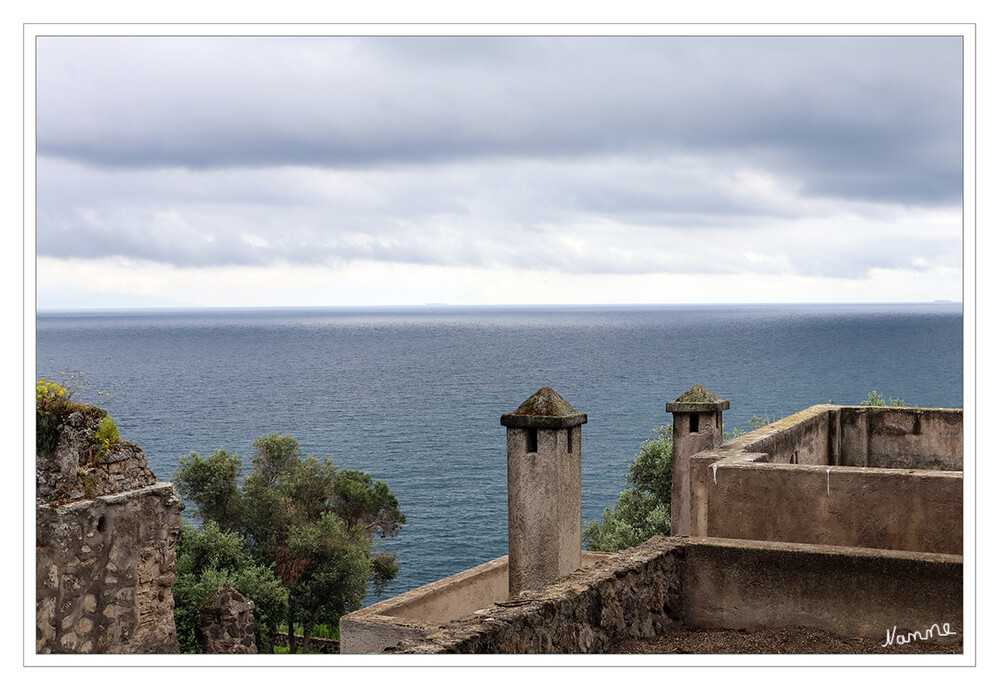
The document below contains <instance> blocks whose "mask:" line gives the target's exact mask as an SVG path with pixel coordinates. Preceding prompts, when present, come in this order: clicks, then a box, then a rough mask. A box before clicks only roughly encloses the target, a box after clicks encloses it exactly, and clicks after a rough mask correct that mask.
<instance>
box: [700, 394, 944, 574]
mask: <svg viewBox="0 0 999 690" xmlns="http://www.w3.org/2000/svg"><path fill="white" fill-rule="evenodd" d="M889 409H890V408H875V409H874V410H873V411H868V410H865V409H864V408H843V407H840V406H835V405H816V406H814V407H810V408H808V409H807V410H804V411H802V412H799V413H797V414H794V415H791V416H789V417H786V418H784V419H782V420H779V421H778V422H774V423H773V424H769V425H767V426H765V427H762V428H760V429H757V430H755V431H753V432H750V433H748V434H745V435H744V436H740V437H739V438H736V439H734V440H732V441H729V442H728V443H725V444H724V445H722V446H720V447H718V448H715V449H712V450H707V451H703V452H701V453H698V454H696V455H694V456H692V457H691V460H690V497H689V500H690V504H691V529H690V532H691V535H692V536H700V537H722V538H733V539H749V540H763V541H775V542H792V543H806V544H829V545H838V546H856V547H870V548H877V549H898V550H903V551H920V552H930V553H952V554H960V553H962V550H963V514H962V506H963V500H962V499H963V474H962V473H961V472H955V471H941V470H937V469H917V467H913V465H917V466H918V464H919V463H918V457H917V456H916V455H914V454H913V453H909V454H908V455H907V456H906V457H905V459H904V462H901V463H898V464H901V465H902V467H903V468H896V467H891V466H890V465H892V464H893V463H892V462H890V459H889V458H888V457H886V456H885V455H884V454H883V453H881V454H880V455H879V457H880V458H881V465H882V466H880V467H859V466H849V465H843V464H839V461H840V459H841V457H843V456H844V455H845V456H847V457H852V458H854V459H856V457H857V451H856V448H857V444H858V443H859V441H857V439H854V438H851V436H850V433H849V432H848V431H847V430H849V429H853V430H856V429H857V428H859V427H860V426H861V425H862V426H863V427H864V428H865V429H866V431H865V432H864V434H863V448H864V456H865V457H867V448H868V444H867V439H868V432H870V433H874V436H873V437H872V438H873V439H877V438H879V437H889V436H890V434H889V433H888V432H886V431H885V429H887V428H888V425H887V424H886V423H885V419H886V418H885V416H884V415H885V413H886V412H887V411H889ZM890 411H891V412H893V413H894V414H893V415H892V417H890V419H895V420H896V422H897V423H896V427H895V428H899V427H904V428H905V429H907V430H908V431H907V433H911V427H912V420H913V419H919V418H922V419H923V423H922V424H923V429H926V430H929V429H932V428H934V426H935V425H936V424H937V423H938V421H939V420H941V419H943V420H944V421H943V422H941V423H943V424H945V426H946V428H948V429H951V432H952V428H953V417H954V414H953V412H954V411H951V410H945V411H937V410H926V409H903V410H893V409H891V410H890ZM958 412H959V411H958ZM866 415H870V416H869V417H868V416H866ZM844 419H845V420H847V421H842V420H844ZM898 420H903V421H902V422H898ZM876 429H877V430H879V431H877V432H876V433H875V432H874V430H876ZM900 435H901V434H899V435H896V436H895V438H898V437H899V436H900ZM953 437H954V434H953V432H952V433H950V434H949V435H948V436H947V440H945V441H944V442H943V443H942V444H941V445H940V446H936V445H934V444H933V443H932V441H931V439H929V438H927V439H926V440H927V441H928V443H929V445H928V448H927V450H926V451H925V452H926V455H925V456H924V457H926V458H928V464H929V465H930V466H931V467H939V466H947V465H948V462H945V461H944V459H943V458H944V454H943V453H942V452H941V451H940V448H948V447H950V446H951V445H952V439H953ZM875 445H877V444H875ZM881 447H886V446H885V445H884V444H882V445H881ZM955 462H956V461H955ZM955 462H950V463H949V464H950V466H954V465H955ZM885 465H888V466H887V467H886V466H885Z"/></svg>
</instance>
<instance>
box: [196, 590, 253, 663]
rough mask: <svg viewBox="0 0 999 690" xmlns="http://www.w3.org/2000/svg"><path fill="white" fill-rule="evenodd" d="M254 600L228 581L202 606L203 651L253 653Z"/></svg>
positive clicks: (207, 652)
mask: <svg viewBox="0 0 999 690" xmlns="http://www.w3.org/2000/svg"><path fill="white" fill-rule="evenodd" d="M253 609H254V603H253V601H252V600H251V599H250V598H249V597H247V596H246V595H245V594H243V593H242V592H240V591H239V590H238V589H236V588H235V587H233V586H232V585H230V584H229V583H228V582H227V583H225V584H224V585H222V586H221V587H219V590H218V591H217V592H215V594H213V595H212V596H211V597H210V598H209V599H208V601H206V602H205V603H204V605H202V607H201V641H202V648H203V650H204V653H205V654H256V653H257V643H256V638H255V637H254V623H253Z"/></svg>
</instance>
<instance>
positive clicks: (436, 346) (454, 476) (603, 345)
mask: <svg viewBox="0 0 999 690" xmlns="http://www.w3.org/2000/svg"><path fill="white" fill-rule="evenodd" d="M962 323H963V315H962V305H961V304H960V303H932V304H822V305H800V304H796V305H788V304H773V305H705V306H700V305H698V306H669V305H666V306H646V305H642V306H557V307H554V306H553V307H540V306H510V307H496V306H489V307H458V306H445V305H433V306H425V307H381V308H372V307H364V308H299V309H288V308H255V309H190V310H151V309H150V310H141V311H140V310H135V311H107V312H96V311H95V312H86V311H72V312H69V311H67V312H45V311H43V312H39V313H38V314H37V319H36V335H37V340H36V343H37V350H36V354H37V359H36V374H37V377H46V378H50V379H59V378H61V377H64V376H66V375H70V374H72V375H76V376H77V377H78V379H79V378H83V379H86V385H85V387H84V388H83V389H82V390H81V391H80V392H79V393H78V395H77V399H80V400H83V401H85V402H90V403H93V404H97V405H99V406H101V407H103V408H105V409H106V410H108V412H109V413H110V414H111V416H112V417H113V418H114V419H115V421H116V423H117V426H118V429H119V431H120V434H121V437H122V438H124V439H126V440H128V441H132V442H133V443H136V444H138V445H139V446H141V447H142V448H143V450H144V452H145V455H146V458H147V460H148V462H149V466H150V468H151V469H152V470H153V471H154V472H155V473H156V476H157V478H158V479H160V480H167V481H168V480H170V479H171V477H172V476H173V474H174V472H175V470H176V468H177V464H178V461H179V459H180V458H182V457H185V456H187V455H188V454H189V453H191V452H192V451H193V452H197V453H199V454H201V455H207V454H210V453H211V452H213V451H214V450H215V449H218V448H225V449H226V450H227V451H229V452H233V453H236V454H238V455H239V456H240V458H242V459H243V464H244V467H245V468H247V471H248V466H249V459H250V457H251V456H252V454H253V445H252V444H253V441H254V439H256V438H258V437H260V436H262V435H264V434H268V433H272V432H276V433H281V434H290V435H291V436H293V437H294V438H296V439H297V440H298V442H299V444H300V445H301V449H302V452H303V454H311V455H315V456H317V457H321V456H326V457H329V458H330V459H332V460H333V462H334V463H335V464H336V465H337V466H338V467H349V468H354V469H359V470H362V471H364V472H367V473H368V474H370V475H371V477H372V478H373V479H375V480H380V481H384V482H386V483H387V484H388V486H389V488H390V489H391V490H392V492H393V493H394V494H395V496H396V497H397V498H398V499H399V503H400V508H401V509H402V511H403V512H404V513H405V514H406V517H407V522H406V524H405V526H404V527H403V528H402V530H401V531H400V533H399V535H398V536H397V537H395V538H392V539H388V540H385V541H384V542H383V543H382V544H381V548H385V549H389V550H392V551H394V552H395V553H396V554H397V557H398V559H399V563H400V566H401V567H400V570H399V575H398V576H397V578H396V579H395V580H394V581H392V582H391V583H389V585H388V586H387V587H386V589H385V591H384V593H383V594H382V595H380V596H376V595H374V594H372V595H370V596H369V597H368V599H367V600H366V602H365V604H371V603H374V602H375V601H378V600H380V599H383V598H387V597H390V596H394V595H396V594H399V593H401V592H405V591H408V590H410V589H413V588H414V587H418V586H420V585H423V584H426V583H428V582H433V581H434V580H438V579H440V578H442V577H446V576H448V575H451V574H454V573H456V572H459V571H461V570H464V569H466V568H471V567H473V566H476V565H479V564H481V563H484V562H486V561H488V560H491V559H493V558H497V557H499V556H501V555H503V554H505V553H506V541H507V528H506V430H505V428H504V427H502V426H501V425H500V415H502V414H504V413H506V412H512V411H513V410H514V409H515V408H516V407H517V406H518V405H519V404H520V403H521V402H523V401H524V400H526V399H527V398H528V397H530V396H531V395H532V394H534V393H535V392H536V391H537V390H538V389H539V388H541V387H542V386H551V387H552V388H554V389H555V390H556V391H557V392H558V393H559V394H560V395H561V396H562V397H563V398H565V399H566V400H567V401H568V402H569V404H571V405H572V406H573V407H574V408H575V409H576V410H577V411H578V412H584V413H586V414H587V416H588V422H587V424H586V425H585V426H584V427H583V432H582V457H583V461H582V462H583V466H582V473H583V497H582V499H583V520H584V522H585V521H590V520H597V519H599V518H600V515H601V513H602V511H603V510H604V509H605V508H606V507H608V506H611V505H613V504H614V502H615V500H616V498H617V496H618V495H619V494H620V492H621V491H622V490H624V488H625V486H626V484H625V475H626V473H627V471H628V465H629V463H631V462H632V461H633V460H634V457H635V454H636V453H637V452H638V449H639V447H640V446H641V444H642V441H643V440H645V439H647V438H651V437H653V436H654V434H655V430H656V428H657V427H660V426H663V425H665V424H668V423H670V421H671V417H670V415H669V414H667V413H666V411H665V404H666V403H667V402H669V401H671V400H674V399H675V398H677V397H678V396H679V395H681V394H682V393H683V392H684V391H686V390H687V389H688V388H690V387H691V386H692V385H694V384H701V385H702V386H704V387H706V388H707V389H708V390H710V391H712V392H713V393H715V394H716V395H718V396H720V397H722V398H725V399H727V400H729V401H730V403H731V408H730V409H729V410H727V411H726V412H725V413H724V414H725V416H724V422H725V428H726V430H729V431H731V430H732V429H733V428H735V427H739V428H742V429H746V428H747V422H748V420H749V418H750V417H752V416H753V415H757V416H760V417H769V418H774V419H776V418H780V417H782V416H785V415H788V414H790V413H793V412H796V411H798V410H801V409H804V408H806V407H808V406H810V405H814V404H818V403H827V402H830V401H831V402H834V403H839V404H857V403H860V402H861V401H862V400H864V399H866V397H867V394H868V393H869V392H871V391H872V390H877V391H878V392H879V393H881V394H883V395H884V397H885V398H886V399H888V398H892V397H894V398H901V399H904V400H905V401H906V402H907V403H909V404H912V405H920V406H928V407H963V406H964V404H963V390H962V385H963V373H962V372H963V361H962V358H963V327H962ZM99 391H100V392H102V393H109V394H111V396H112V397H111V398H107V397H106V396H104V395H100V396H99V395H98V392H99ZM185 512H186V516H187V518H188V519H191V520H192V521H193V520H194V519H195V518H194V516H193V515H192V507H191V506H189V507H188V509H187V510H186V511H185Z"/></svg>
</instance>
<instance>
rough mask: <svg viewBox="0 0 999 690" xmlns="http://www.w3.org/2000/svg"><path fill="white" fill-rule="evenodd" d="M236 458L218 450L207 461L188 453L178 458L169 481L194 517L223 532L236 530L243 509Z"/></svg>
mask: <svg viewBox="0 0 999 690" xmlns="http://www.w3.org/2000/svg"><path fill="white" fill-rule="evenodd" d="M240 471H241V470H240V463H239V456H237V455H230V454H229V453H227V452H225V451H224V450H223V449H221V448H220V449H218V450H216V451H215V452H214V453H212V454H211V455H209V456H208V457H207V458H202V457H201V456H200V455H198V454H197V453H193V452H192V453H191V454H190V455H188V456H187V457H186V458H181V459H180V465H179V466H178V467H177V472H176V473H175V474H174V478H173V481H174V483H175V484H176V485H177V491H179V492H180V495H181V496H183V497H184V498H186V499H188V500H189V501H191V502H192V503H194V504H195V505H196V506H197V507H198V509H197V513H196V514H197V516H198V517H200V518H201V519H202V520H211V521H212V522H214V523H215V524H217V525H219V526H220V528H221V529H222V530H224V531H237V530H238V528H239V526H240V521H241V518H242V513H243V510H244V506H243V505H242V504H241V500H240V499H241V496H240V491H239V483H238V480H239V475H240Z"/></svg>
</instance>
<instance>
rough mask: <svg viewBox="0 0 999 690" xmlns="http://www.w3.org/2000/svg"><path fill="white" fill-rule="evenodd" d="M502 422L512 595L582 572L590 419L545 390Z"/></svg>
mask: <svg viewBox="0 0 999 690" xmlns="http://www.w3.org/2000/svg"><path fill="white" fill-rule="evenodd" d="M500 422H501V424H503V425H504V426H506V427H507V437H506V438H507V441H506V447H507V456H506V457H507V528H508V536H509V557H510V568H509V572H510V591H511V592H519V591H521V590H524V589H531V588H535V587H538V586H541V585H543V584H547V583H548V582H553V581H554V580H556V579H557V578H559V577H561V576H562V575H565V574H567V573H570V572H572V571H573V570H576V569H577V568H579V565H580V560H579V559H580V552H581V550H582V519H583V517H582V511H583V508H582V486H583V484H582V449H581V446H582V433H581V432H582V427H581V424H585V423H586V415H583V414H580V413H578V412H576V410H574V409H573V408H572V406H571V405H569V403H567V402H566V401H565V400H564V399H563V398H562V397H561V396H560V395H559V394H558V393H556V392H555V391H554V390H552V389H551V388H547V387H545V388H542V389H541V390H539V391H538V392H537V393H535V394H534V395H533V396H531V397H530V398H528V399H527V400H525V401H524V402H523V403H522V404H521V405H520V407H518V408H517V410H516V411H514V412H513V413H510V414H505V415H503V416H502V417H501V418H500Z"/></svg>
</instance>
